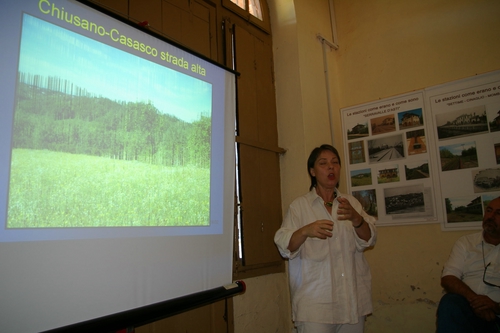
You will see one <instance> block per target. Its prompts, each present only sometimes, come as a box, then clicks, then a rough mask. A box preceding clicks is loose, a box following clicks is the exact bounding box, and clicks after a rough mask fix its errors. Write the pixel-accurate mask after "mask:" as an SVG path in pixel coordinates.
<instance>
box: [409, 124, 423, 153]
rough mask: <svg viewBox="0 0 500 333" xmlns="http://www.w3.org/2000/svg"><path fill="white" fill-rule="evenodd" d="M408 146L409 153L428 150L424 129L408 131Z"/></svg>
mask: <svg viewBox="0 0 500 333" xmlns="http://www.w3.org/2000/svg"><path fill="white" fill-rule="evenodd" d="M406 147H407V149H408V155H416V154H423V153H426V152H427V144H426V140H425V131H424V129H418V130H414V131H409V132H406Z"/></svg>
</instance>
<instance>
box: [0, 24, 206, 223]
mask: <svg viewBox="0 0 500 333" xmlns="http://www.w3.org/2000/svg"><path fill="white" fill-rule="evenodd" d="M18 71H19V76H18V82H17V88H16V99H17V100H16V107H15V113H14V129H13V136H12V160H11V170H10V184H9V202H8V212H7V214H8V217H7V228H12V229H16V228H17V229H22V228H82V227H83V228H88V227H129V226H132V227H139V226H206V225H209V224H210V157H211V146H210V143H211V115H212V86H211V84H210V83H207V82H204V81H202V80H198V79H196V78H193V77H191V76H189V75H185V74H183V73H179V72H177V71H174V70H172V69H169V68H167V67H164V66H161V65H158V64H156V63H154V62H150V61H147V60H145V59H143V58H140V57H137V56H134V55H132V54H129V53H127V52H124V51H121V50H118V49H116V48H113V47H110V46H108V45H105V44H102V43H100V42H97V41H95V40H92V39H89V38H87V37H84V36H81V35H79V34H76V33H73V32H71V31H68V30H66V29H63V28H60V27H58V26H55V25H52V24H50V23H47V22H45V21H42V20H39V19H37V18H34V17H32V16H29V15H26V14H25V15H24V18H23V26H22V39H21V48H20V56H19V69H18Z"/></svg>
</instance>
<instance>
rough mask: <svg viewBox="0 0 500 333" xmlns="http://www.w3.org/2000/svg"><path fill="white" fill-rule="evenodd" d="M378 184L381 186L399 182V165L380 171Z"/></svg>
mask: <svg viewBox="0 0 500 333" xmlns="http://www.w3.org/2000/svg"><path fill="white" fill-rule="evenodd" d="M377 182H378V183H379V184H385V183H394V182H399V167H398V165H397V164H394V165H391V166H387V167H384V168H383V169H379V170H378V174H377Z"/></svg>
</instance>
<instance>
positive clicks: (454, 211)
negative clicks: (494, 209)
mask: <svg viewBox="0 0 500 333" xmlns="http://www.w3.org/2000/svg"><path fill="white" fill-rule="evenodd" d="M444 200H445V207H446V220H447V221H448V223H460V222H475V221H481V220H482V219H483V209H482V205H481V196H465V197H457V198H445V199H444Z"/></svg>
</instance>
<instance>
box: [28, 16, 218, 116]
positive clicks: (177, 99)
mask: <svg viewBox="0 0 500 333" xmlns="http://www.w3.org/2000/svg"><path fill="white" fill-rule="evenodd" d="M19 71H20V72H24V73H30V74H33V75H41V76H43V77H58V78H61V79H66V80H69V81H71V82H72V83H73V84H75V85H77V86H78V87H80V88H84V89H86V90H87V91H88V92H89V93H91V94H93V95H95V96H102V97H106V98H109V99H111V100H116V101H125V102H146V103H148V102H151V103H152V104H153V105H154V106H155V107H156V108H158V110H160V112H163V113H168V114H171V115H173V116H175V117H177V118H179V119H182V120H185V121H188V122H192V121H194V120H198V119H200V115H201V114H203V115H204V116H210V115H211V114H212V85H211V84H210V83H207V82H205V81H202V80H199V79H196V78H193V77H191V76H189V75H186V74H183V73H179V72H177V71H175V70H172V69H170V68H167V67H164V66H161V65H159V64H156V63H154V62H151V61H148V60H145V59H143V58H140V57H137V56H135V55H132V54H129V53H127V52H124V51H121V50H119V49H116V48H114V47H111V46H108V45H106V44H103V43H101V42H97V41H95V40H92V39H90V38H87V37H84V36H81V35H79V34H77V33H74V32H71V31H69V30H66V29H63V28H60V27H58V26H56V25H53V24H51V23H48V22H45V21H42V20H40V19H37V18H35V17H32V16H30V15H27V14H25V15H24V18H23V30H22V38H21V51H20V59H19Z"/></svg>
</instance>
